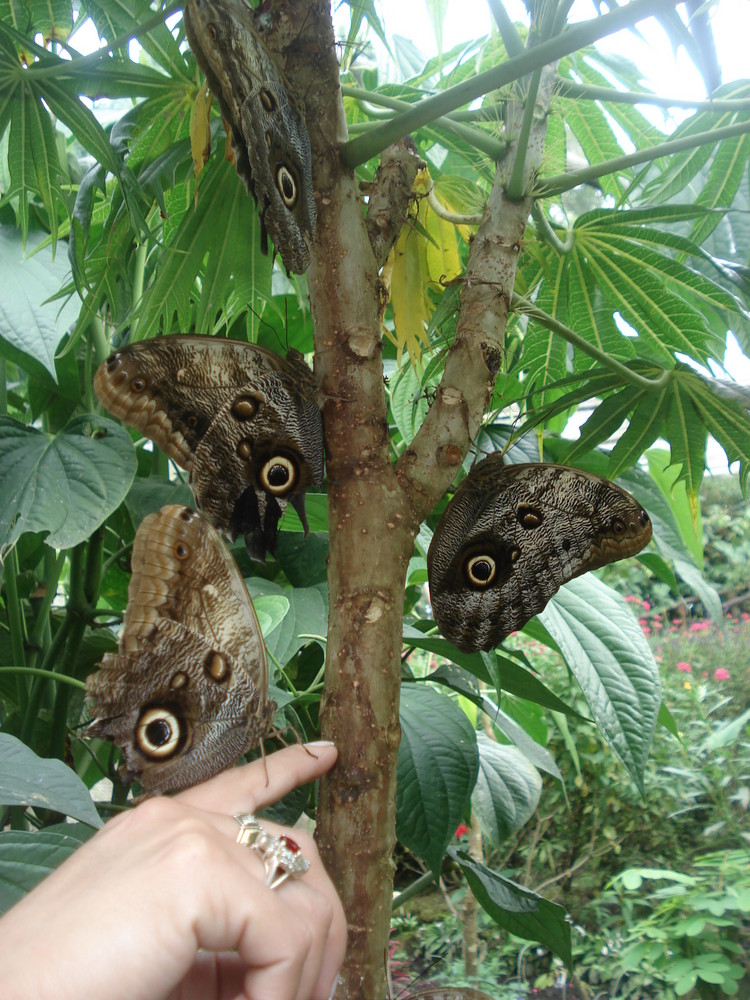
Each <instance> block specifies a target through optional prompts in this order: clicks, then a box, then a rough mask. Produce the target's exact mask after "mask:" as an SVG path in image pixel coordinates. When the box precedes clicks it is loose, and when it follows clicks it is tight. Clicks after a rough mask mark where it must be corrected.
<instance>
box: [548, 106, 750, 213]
mask: <svg viewBox="0 0 750 1000" xmlns="http://www.w3.org/2000/svg"><path fill="white" fill-rule="evenodd" d="M748 132H750V121H746V122H735V123H734V124H733V125H724V126H723V127H722V128H714V129H709V130H708V131H706V132H696V133H694V134H693V135H684V136H681V137H680V138H679V139H670V140H669V141H668V142H660V143H659V144H658V145H656V146H651V147H650V149H642V150H638V151H637V152H635V153H628V154H627V155H626V156H615V157H613V159H611V160H603V161H602V162H601V163H597V164H595V165H592V166H590V167H584V168H583V169H582V170H571V171H570V173H567V174H555V175H554V176H552V177H546V178H543V179H542V180H540V181H539V182H538V184H537V187H536V189H535V190H534V197H535V198H553V197H555V196H556V195H558V194H562V193H563V192H564V191H570V190H571V189H572V188H575V187H578V186H579V185H581V184H588V183H590V182H591V181H595V180H597V179H598V178H599V177H604V176H606V175H607V174H614V173H617V171H618V170H625V169H627V168H628V167H633V166H636V165H637V164H639V163H649V162H651V161H652V160H658V159H660V158H661V157H663V156H673V155H674V154H675V153H681V152H682V151H683V150H685V149H695V148H696V147H697V146H703V145H706V144H707V143H710V144H712V145H715V144H716V143H719V142H721V141H722V140H723V139H733V138H734V137H735V136H738V135H746V134H747V133H748Z"/></svg>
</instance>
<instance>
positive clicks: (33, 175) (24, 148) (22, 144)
mask: <svg viewBox="0 0 750 1000" xmlns="http://www.w3.org/2000/svg"><path fill="white" fill-rule="evenodd" d="M8 169H9V172H10V188H9V190H8V193H7V195H6V197H7V198H14V197H15V198H17V199H18V217H19V222H20V225H21V235H22V238H23V241H24V244H25V242H26V237H27V235H28V230H29V202H30V201H31V200H32V199H33V198H34V196H37V197H38V198H39V199H40V200H41V201H42V204H43V205H44V208H45V211H46V214H47V219H48V222H49V228H50V236H51V237H52V244H53V246H54V244H55V242H56V241H57V220H58V217H57V213H58V205H60V204H61V203H64V198H63V193H62V188H61V187H60V179H61V177H62V170H61V168H60V161H59V158H58V155H57V144H56V142H55V132H54V129H53V127H52V120H51V118H50V115H49V111H47V109H46V108H45V107H44V105H43V104H42V102H41V101H40V100H39V98H38V96H37V95H36V94H35V93H34V91H33V89H32V88H31V87H28V86H25V85H24V84H23V83H22V84H21V85H20V86H19V87H18V88H17V89H16V93H15V100H14V102H13V105H12V108H11V115H10V137H9V141H8Z"/></svg>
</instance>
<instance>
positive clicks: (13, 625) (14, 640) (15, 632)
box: [5, 546, 29, 711]
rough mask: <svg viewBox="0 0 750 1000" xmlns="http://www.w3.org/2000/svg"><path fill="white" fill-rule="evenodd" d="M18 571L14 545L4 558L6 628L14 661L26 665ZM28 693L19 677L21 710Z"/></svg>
mask: <svg viewBox="0 0 750 1000" xmlns="http://www.w3.org/2000/svg"><path fill="white" fill-rule="evenodd" d="M18 573H19V566H18V552H17V550H16V548H15V546H14V547H13V548H12V549H11V550H10V552H9V553H8V555H7V557H6V559H5V593H6V596H7V611H8V628H9V629H10V649H11V654H12V656H13V659H14V660H15V661H16V663H19V664H21V665H22V666H26V639H27V635H26V622H25V621H24V617H23V607H22V605H21V600H20V598H19V596H18ZM28 693H29V692H28V687H27V685H26V683H25V682H24V681H23V680H22V679H21V678H20V677H19V678H18V681H17V683H16V695H17V698H18V707H19V709H20V710H21V711H23V707H24V705H25V703H26V699H27V697H28Z"/></svg>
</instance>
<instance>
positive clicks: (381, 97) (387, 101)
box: [341, 85, 507, 160]
mask: <svg viewBox="0 0 750 1000" xmlns="http://www.w3.org/2000/svg"><path fill="white" fill-rule="evenodd" d="M341 93H342V94H343V95H344V97H353V98H355V100H358V101H366V102H367V103H369V104H375V105H379V106H380V107H383V108H391V109H393V110H394V111H409V110H410V109H411V108H413V107H414V104H413V103H411V102H410V101H403V100H401V99H400V98H398V97H390V96H389V95H388V94H379V93H377V92H374V91H368V90H362V89H361V88H360V87H350V86H348V85H344V86H342V87H341ZM397 120H398V119H397V118H389V119H388V122H392V121H397ZM363 124H368V125H369V124H371V123H363ZM430 125H431V126H432V127H434V128H437V129H439V128H442V129H443V130H444V131H446V132H449V133H451V134H452V135H455V136H457V137H458V138H459V139H463V140H464V141H465V142H467V143H469V145H471V146H473V147H474V148H475V149H478V150H479V151H480V153H484V154H485V156H488V157H489V158H490V159H491V160H501V159H502V158H503V156H505V153H506V152H507V143H505V142H502V141H499V140H498V139H494V138H493V137H492V136H491V135H488V134H487V133H486V132H483V131H482V130H481V129H478V128H472V127H471V126H469V125H464V124H462V123H461V122H458V121H454V120H453V118H452V117H451V116H450V115H441V116H440V117H439V118H436V119H435V120H434V121H433V122H430ZM379 127H381V126H378V125H374V126H373V127H372V128H370V129H369V130H368V133H367V134H371V133H372V132H374V131H375V130H376V129H377V128H379ZM399 138H400V135H399Z"/></svg>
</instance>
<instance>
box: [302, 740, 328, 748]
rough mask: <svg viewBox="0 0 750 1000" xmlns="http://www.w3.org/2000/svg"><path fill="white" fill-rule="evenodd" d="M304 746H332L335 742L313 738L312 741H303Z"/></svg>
mask: <svg viewBox="0 0 750 1000" xmlns="http://www.w3.org/2000/svg"><path fill="white" fill-rule="evenodd" d="M305 746H306V747H332V746H335V744H334V743H333V742H332V741H331V740H315V742H314V743H305Z"/></svg>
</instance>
